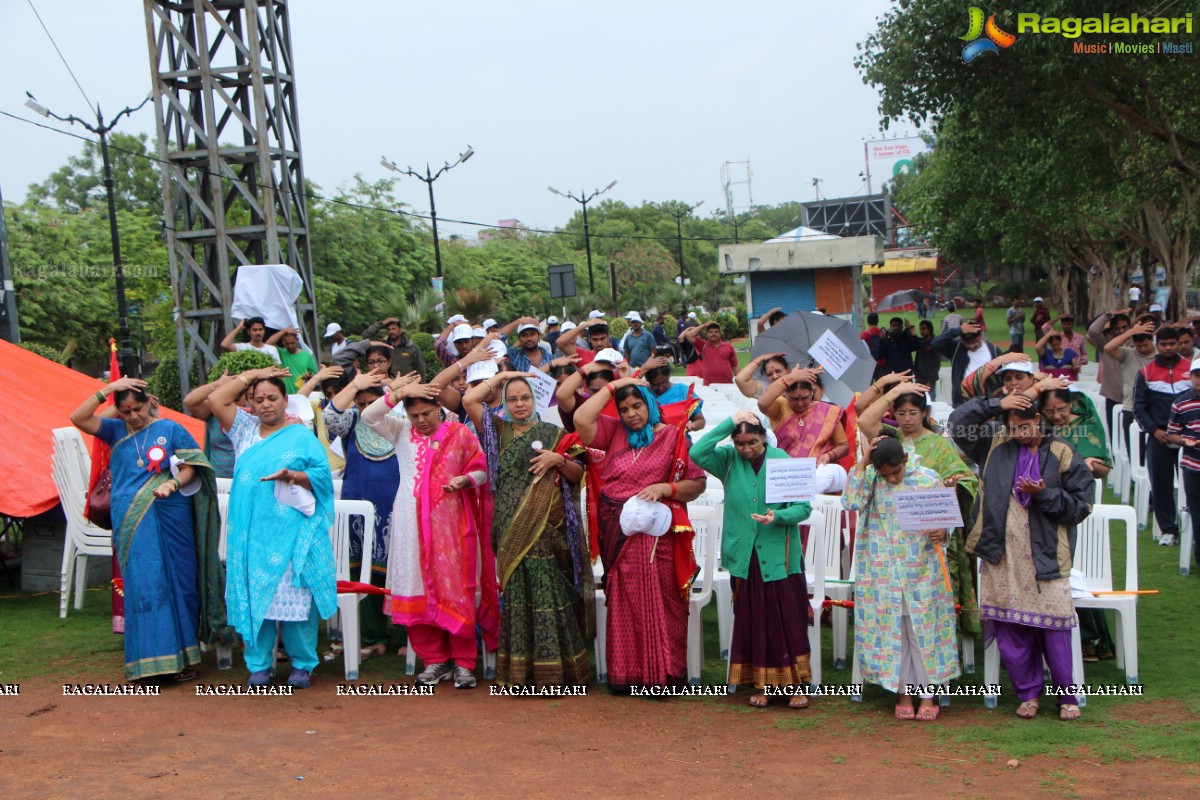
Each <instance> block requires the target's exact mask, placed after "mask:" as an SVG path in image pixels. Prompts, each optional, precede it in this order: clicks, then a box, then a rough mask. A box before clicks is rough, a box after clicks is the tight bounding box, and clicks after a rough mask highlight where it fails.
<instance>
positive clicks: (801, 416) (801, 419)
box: [796, 404, 815, 428]
mask: <svg viewBox="0 0 1200 800" xmlns="http://www.w3.org/2000/svg"><path fill="white" fill-rule="evenodd" d="M813 408H815V406H813V405H811V404H810V405H809V407H808V408H806V409H805V410H804V413H802V414H796V417H797V419H796V427H797V428H803V427H804V418H805V417H807V416H808V415H809V414H811V413H812V411H813Z"/></svg>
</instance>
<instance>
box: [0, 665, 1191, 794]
mask: <svg viewBox="0 0 1200 800" xmlns="http://www.w3.org/2000/svg"><path fill="white" fill-rule="evenodd" d="M339 666H340V664H339ZM331 667H332V665H330V666H327V667H325V668H323V669H322V670H321V671H319V672H318V674H317V675H316V676H315V677H314V682H313V688H311V689H309V690H307V691H303V692H297V693H296V694H295V696H293V697H197V696H196V694H195V689H194V684H183V685H174V684H172V685H165V686H163V687H162V690H161V692H162V694H161V696H158V697H65V696H63V683H62V681H58V682H54V681H51V680H49V679H36V680H32V681H24V682H22V684H21V687H20V695H19V696H11V695H9V696H3V695H0V798H71V799H72V800H74V799H75V798H80V797H89V798H109V797H112V798H122V800H126V799H127V798H158V797H164V798H179V797H189V796H191V797H204V798H224V797H230V798H240V797H256V798H262V797H296V798H305V797H314V798H316V797H320V798H330V797H342V796H347V793H354V796H361V797H383V796H386V795H385V793H391V792H394V791H397V790H399V791H401V792H405V794H403V795H400V796H401V797H421V798H441V797H448V798H449V797H484V796H492V797H497V796H499V797H548V798H558V797H651V798H657V797H662V798H670V799H671V800H679V798H687V797H724V798H728V797H731V796H734V797H736V796H737V795H739V794H741V793H743V792H746V793H749V792H753V793H755V794H756V795H758V796H760V797H785V796H787V797H794V796H805V795H808V796H812V795H814V794H815V793H819V795H820V796H824V797H830V798H838V797H854V798H871V797H882V796H887V797H891V798H905V797H929V796H931V795H934V796H938V795H940V796H946V797H956V798H958V797H963V798H970V797H980V798H1025V799H1028V798H1030V797H1033V796H1037V797H1089V798H1090V797H1097V798H1100V797H1120V798H1124V799H1126V800H1128V799H1130V798H1138V797H1149V796H1153V797H1154V798H1155V800H1165V799H1166V798H1174V797H1181V798H1182V797H1194V796H1196V791H1197V779H1196V778H1195V776H1194V774H1191V772H1190V771H1189V770H1187V769H1186V768H1184V767H1181V766H1179V765H1176V764H1170V763H1164V762H1161V761H1157V760H1149V759H1148V760H1142V761H1139V762H1134V763H1124V762H1110V763H1107V764H1100V763H1095V762H1089V761H1086V760H1081V759H1078V758H1065V757H1063V758H1051V757H1046V756H1038V757H1033V758H1029V759H1025V760H1023V761H1022V763H1021V764H1020V765H1019V766H1016V767H1010V766H1008V765H1007V763H1006V761H1007V756H1001V757H997V756H996V754H995V752H994V751H993V752H992V753H990V754H980V755H979V756H973V755H972V754H971V753H970V752H961V751H959V752H955V751H949V750H947V749H946V748H945V747H944V746H942V745H941V744H939V742H938V740H937V739H935V737H934V735H933V728H934V726H955V725H970V724H975V723H976V722H978V719H977V718H975V715H977V714H979V713H1003V712H980V711H979V710H978V709H976V708H974V707H973V706H974V704H970V706H968V704H966V703H964V704H962V705H959V706H955V707H952V708H950V709H948V710H945V711H944V713H943V714H942V718H941V719H940V720H939V721H938V722H936V723H932V724H922V723H916V722H896V721H893V720H891V719H889V718H888V717H887V710H886V709H885V708H880V711H879V713H880V715H881V719H880V720H879V721H878V723H877V724H875V723H874V721H873V720H872V721H871V722H872V723H873V724H871V725H870V726H869V727H870V730H869V731H866V730H864V728H863V726H862V725H861V724H859V725H853V724H851V725H844V724H843V723H842V720H841V719H840V718H839V717H838V716H837V715H836V714H835V713H829V711H828V710H826V711H825V713H822V712H820V711H818V710H816V707H815V704H816V703H821V704H843V703H848V702H849V701H848V700H846V699H845V698H823V699H819V700H814V709H811V710H808V711H793V710H789V709H787V708H785V707H784V706H783V701H782V700H776V701H775V704H774V705H772V707H770V708H768V709H766V710H761V711H760V710H750V709H747V708H746V707H745V701H746V695H745V694H744V693H743V694H738V695H736V696H733V697H728V698H725V697H722V698H717V699H715V700H694V699H667V700H662V699H654V700H651V699H642V698H621V697H614V696H612V695H610V694H609V693H608V692H607V690H605V689H601V688H599V687H596V686H590V687H588V689H589V694H588V696H586V697H562V698H554V699H551V698H509V697H492V696H489V694H488V689H487V686H488V685H489V683H490V682H485V681H481V682H480V686H479V687H478V688H476V689H474V690H470V691H456V690H454V689H453V688H452V687H451V685H450V684H449V683H443V684H440V685H439V686H438V689H437V692H436V694H435V696H433V697H403V696H400V697H344V696H343V697H340V696H338V695H337V686H338V684H340V683H342V680H341V676H340V675H338V674H336V669H333V668H331ZM284 671H285V673H286V667H285V669H284ZM239 675H243V676H244V673H238V672H217V671H216V670H213V669H211V668H207V669H205V670H204V671H203V672H202V673H201V675H200V681H199V683H200V684H202V685H203V684H207V683H212V682H216V683H236V682H237V680H238V676H239ZM242 679H243V680H244V677H242ZM90 680H93V681H95V680H97V676H95V675H92V676H90ZM102 680H104V679H102ZM106 680H109V681H111V682H112V683H113V684H118V683H120V673H119V670H117V671H115V672H114V674H113V675H111V676H109V677H107V678H106ZM876 705H878V704H876ZM1143 710H1145V709H1143ZM804 715H818V716H813V717H812V719H811V720H808V721H806V718H805V716H804ZM856 716H857V721H858V722H860V723H861V721H862V717H861V715H856ZM818 722H819V724H817V723H818ZM1023 724H1024V723H1023ZM1028 724H1038V725H1041V724H1051V725H1060V724H1063V723H1059V722H1057V721H1054V720H1038V721H1035V722H1033V723H1028ZM1064 733H1065V730H1064Z"/></svg>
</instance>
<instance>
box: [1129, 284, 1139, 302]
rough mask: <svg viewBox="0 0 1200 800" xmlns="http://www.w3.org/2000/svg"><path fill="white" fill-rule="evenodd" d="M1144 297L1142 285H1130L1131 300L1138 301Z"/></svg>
mask: <svg viewBox="0 0 1200 800" xmlns="http://www.w3.org/2000/svg"><path fill="white" fill-rule="evenodd" d="M1141 299H1142V288H1141V287H1140V286H1130V287H1129V302H1131V303H1136V302H1137V301H1139V300H1141Z"/></svg>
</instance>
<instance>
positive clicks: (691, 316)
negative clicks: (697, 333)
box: [688, 311, 696, 319]
mask: <svg viewBox="0 0 1200 800" xmlns="http://www.w3.org/2000/svg"><path fill="white" fill-rule="evenodd" d="M695 318H696V312H695V311H689V312H688V319H695Z"/></svg>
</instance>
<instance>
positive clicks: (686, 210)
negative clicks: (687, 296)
mask: <svg viewBox="0 0 1200 800" xmlns="http://www.w3.org/2000/svg"><path fill="white" fill-rule="evenodd" d="M702 205H704V201H703V200H701V201H700V202H699V203H696V204H695V205H694V206H684V207H683V208H682V209H680V208H670V209H667V213H668V214H670V215H671V216H672V217H674V218H675V243H676V245H677V246H678V248H679V289H680V291H683V292H686V291H687V290H686V289H685V288H684V287H685V286H686V285H687V278H686V277H685V276H684V273H683V218H684V217H686V216H688V215H689V214H691V213H692V212H693V211H695V210H696V209H697V208H699V207H700V206H702Z"/></svg>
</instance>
